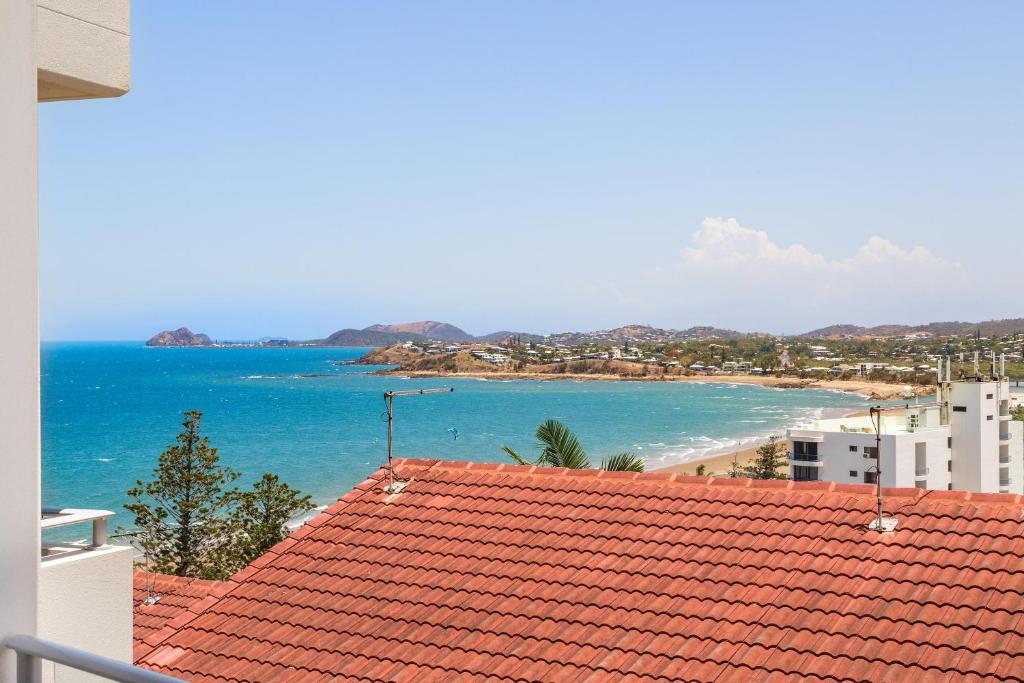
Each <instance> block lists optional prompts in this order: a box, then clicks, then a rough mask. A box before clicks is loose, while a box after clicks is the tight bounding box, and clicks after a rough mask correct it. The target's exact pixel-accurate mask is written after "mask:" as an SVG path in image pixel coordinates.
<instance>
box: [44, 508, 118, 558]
mask: <svg viewBox="0 0 1024 683" xmlns="http://www.w3.org/2000/svg"><path fill="white" fill-rule="evenodd" d="M113 516H114V513H113V512H110V511H109V510H85V509H80V508H43V509H42V512H41V514H40V521H39V527H40V529H42V530H43V531H44V532H45V531H47V530H48V529H57V528H59V527H64V526H71V525H73V524H85V523H91V524H92V532H91V534H90V537H89V541H88V542H83V541H78V542H74V543H60V542H53V541H46V540H44V541H43V542H42V555H43V558H42V559H43V561H44V562H45V561H46V560H48V559H52V558H54V557H57V556H60V555H63V554H65V553H78V552H82V551H84V550H96V549H98V548H102V547H103V546H105V545H106V544H107V520H108V519H110V518H111V517H113Z"/></svg>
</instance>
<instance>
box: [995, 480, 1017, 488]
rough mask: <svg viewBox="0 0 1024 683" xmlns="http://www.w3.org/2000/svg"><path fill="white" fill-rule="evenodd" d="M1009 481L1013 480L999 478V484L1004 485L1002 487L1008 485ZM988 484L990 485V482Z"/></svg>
mask: <svg viewBox="0 0 1024 683" xmlns="http://www.w3.org/2000/svg"><path fill="white" fill-rule="evenodd" d="M1011 481H1013V480H1012V479H1000V480H999V485H1000V486H1004V487H1005V486H1009V485H1010V482H1011ZM990 486H991V484H990Z"/></svg>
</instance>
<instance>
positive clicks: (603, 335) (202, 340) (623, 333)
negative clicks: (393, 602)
mask: <svg viewBox="0 0 1024 683" xmlns="http://www.w3.org/2000/svg"><path fill="white" fill-rule="evenodd" d="M975 332H980V333H981V334H982V335H983V336H993V335H1004V334H1014V333H1017V332H1024V318H1005V319H1001V320H986V321H982V322H977V323H971V322H959V321H956V322H933V323H927V324H925V325H899V324H889V325H875V326H874V327H864V326H861V325H853V324H849V323H843V324H835V325H829V326H827V327H821V328H818V329H816V330H811V331H810V332H804V333H803V334H798V335H768V334H765V333H761V332H738V331H736V330H729V329H723V328H720V327H711V326H695V327H688V328H686V329H685V330H672V329H663V328H659V327H651V326H650V325H623V326H622V327H616V328H613V329H610V330H596V331H592V332H559V333H555V334H550V335H540V334H533V333H529V332H512V331H508V330H502V331H499V332H492V333H490V334H485V335H480V336H478V337H477V336H473V335H471V334H469V333H468V332H466V331H465V330H463V329H462V328H459V327H456V326H455V325H452V324H450V323H442V322H437V321H436V320H421V321H419V322H411V323H392V324H376V325H370V326H369V327H366V328H363V329H355V328H351V327H347V328H344V329H341V330H338V331H337V332H334V333H332V334H331V335H329V336H327V337H324V338H323V339H313V340H310V341H307V342H286V341H284V340H279V339H278V338H274V339H273V341H276V342H279V343H281V344H290V345H291V344H301V345H304V346H391V345H393V344H401V343H404V342H416V343H429V342H442V343H448V344H469V343H481V344H499V343H501V342H503V341H505V340H507V339H509V338H511V337H515V338H518V339H521V340H522V341H523V342H542V341H543V342H548V343H555V344H566V345H575V344H606V345H609V344H626V343H643V342H664V341H685V340H687V339H726V340H736V339H742V338H744V337H751V336H759V337H786V336H788V337H803V338H815V337H816V338H825V337H898V336H904V335H908V334H914V333H927V334H933V335H936V336H945V335H951V334H960V335H962V334H973V333H975ZM261 341H271V340H270V339H269V338H268V339H265V340H261ZM146 345H147V346H210V345H212V342H211V340H210V338H209V337H208V336H207V335H205V334H193V333H192V331H191V330H189V329H188V328H187V327H181V328H178V329H177V330H164V331H163V332H160V333H159V334H157V335H155V336H154V337H152V338H151V339H150V340H149V341H147V342H146Z"/></svg>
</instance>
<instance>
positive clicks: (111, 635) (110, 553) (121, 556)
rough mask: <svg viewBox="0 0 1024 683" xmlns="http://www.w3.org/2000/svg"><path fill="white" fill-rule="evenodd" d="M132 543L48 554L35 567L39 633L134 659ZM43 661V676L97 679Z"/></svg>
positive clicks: (70, 682) (65, 681)
mask: <svg viewBox="0 0 1024 683" xmlns="http://www.w3.org/2000/svg"><path fill="white" fill-rule="evenodd" d="M133 555H134V552H133V550H132V549H131V548H128V547H121V546H108V547H105V548H100V549H97V550H84V551H81V552H75V553H69V554H66V555H62V556H58V557H54V558H50V559H47V560H46V561H44V562H43V563H42V566H41V567H40V568H39V636H40V637H42V638H46V639H48V640H53V641H55V642H58V643H62V644H64V645H70V646H71V647H76V648H78V649H80V650H85V651H86V652H91V653H93V654H97V655H103V656H104V657H111V658H113V659H117V660H120V661H122V662H127V663H129V664H130V663H131V661H132V563H133ZM100 680H103V679H100V678H98V677H95V676H91V675H89V674H84V673H82V672H80V671H75V670H73V669H68V668H67V667H63V666H56V665H55V664H54V663H53V662H44V663H43V681H44V683H46V682H48V681H56V682H57V683H78V682H80V681H90V682H94V681H100Z"/></svg>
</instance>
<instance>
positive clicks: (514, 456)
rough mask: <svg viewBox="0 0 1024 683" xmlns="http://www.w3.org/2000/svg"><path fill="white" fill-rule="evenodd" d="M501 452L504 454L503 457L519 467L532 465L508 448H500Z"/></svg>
mask: <svg viewBox="0 0 1024 683" xmlns="http://www.w3.org/2000/svg"><path fill="white" fill-rule="evenodd" d="M501 450H503V451H504V452H505V455H507V456H508V457H510V458H512V459H513V460H515V461H516V462H517V463H519V464H520V465H532V464H533V463H532V462H530V461H529V460H527V459H526V458H524V457H523V456H521V455H519V454H518V453H516V452H515V451H514V450H512V448H511V447H510V446H502V447H501Z"/></svg>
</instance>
